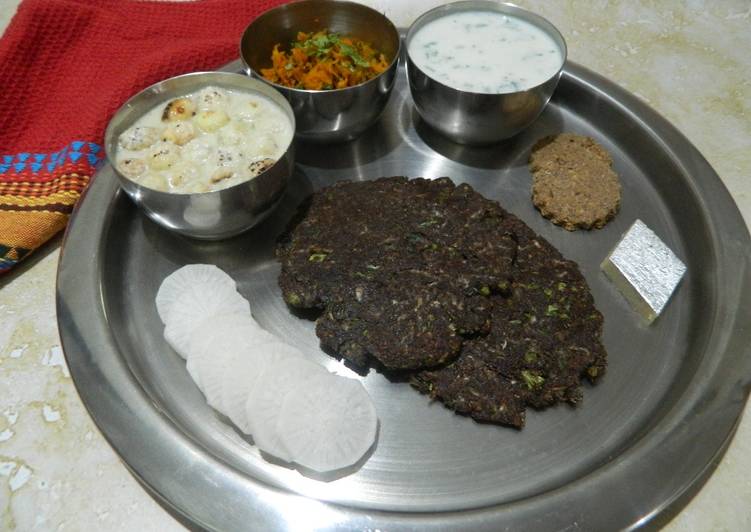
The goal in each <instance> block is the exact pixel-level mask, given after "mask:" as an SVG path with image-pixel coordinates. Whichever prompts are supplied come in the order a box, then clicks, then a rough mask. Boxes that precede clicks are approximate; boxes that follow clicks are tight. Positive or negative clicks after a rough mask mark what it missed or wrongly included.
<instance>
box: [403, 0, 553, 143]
mask: <svg viewBox="0 0 751 532" xmlns="http://www.w3.org/2000/svg"><path fill="white" fill-rule="evenodd" d="M406 48H407V78H408V81H409V88H410V92H411V94H412V99H413V100H414V103H415V107H416V109H417V111H418V113H419V114H420V116H421V117H422V119H423V120H424V121H425V122H427V123H428V124H429V125H430V126H432V127H433V128H434V129H436V130H438V131H439V132H441V133H442V134H443V135H445V136H447V137H449V138H450V139H452V140H454V141H455V142H458V143H461V144H478V145H482V144H492V143H495V142H498V141H500V140H503V139H507V138H509V137H512V136H514V135H516V134H517V133H519V132H520V131H522V130H523V129H525V128H526V127H527V126H529V125H530V124H531V123H532V122H534V121H535V119H536V118H537V117H538V116H539V115H540V113H541V112H542V111H543V109H544V108H545V106H546V105H547V103H548V101H550V98H551V96H552V95H553V92H554V91H555V88H556V86H557V85H558V80H559V79H560V76H561V71H562V70H563V65H564V63H565V62H566V53H567V50H566V42H565V41H564V39H563V36H562V35H561V34H560V32H559V31H558V30H557V29H556V28H555V26H553V25H552V24H551V23H550V22H548V21H547V20H546V19H544V18H542V17H540V16H539V15H536V14H534V13H531V12H529V11H527V10H525V9H522V8H520V7H517V6H514V5H511V4H501V3H497V2H493V1H484V0H469V1H464V2H455V3H452V4H446V5H443V6H440V7H437V8H435V9H432V10H430V11H428V12H426V13H424V14H423V15H421V16H420V17H419V18H418V19H417V20H415V22H414V23H413V24H412V26H411V27H410V28H409V31H408V33H407V37H406Z"/></svg>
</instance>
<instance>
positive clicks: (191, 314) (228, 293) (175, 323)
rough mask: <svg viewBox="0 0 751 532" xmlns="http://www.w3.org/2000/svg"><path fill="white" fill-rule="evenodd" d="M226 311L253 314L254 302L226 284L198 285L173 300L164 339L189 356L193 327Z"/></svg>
mask: <svg viewBox="0 0 751 532" xmlns="http://www.w3.org/2000/svg"><path fill="white" fill-rule="evenodd" d="M222 314H245V315H246V316H250V304H249V303H248V301H247V300H246V299H245V298H244V297H243V296H241V295H240V294H238V293H237V291H235V290H234V289H233V288H231V287H229V286H227V285H225V284H222V285H216V286H211V285H207V284H204V285H194V286H192V287H190V288H189V289H187V290H186V291H185V292H183V294H182V295H181V296H180V297H178V298H177V299H176V300H175V302H174V303H173V305H172V307H171V309H170V312H169V315H168V319H167V326H166V327H165V328H164V338H165V339H166V340H167V343H168V344H169V345H170V346H171V347H172V349H174V350H175V351H177V353H178V354H179V355H180V356H181V357H183V358H186V359H187V358H188V354H189V352H190V348H191V341H190V338H191V335H192V333H193V330H194V329H195V328H196V327H197V326H198V325H200V324H201V322H202V321H204V320H206V319H208V318H211V317H213V316H219V315H222Z"/></svg>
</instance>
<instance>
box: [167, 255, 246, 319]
mask: <svg viewBox="0 0 751 532" xmlns="http://www.w3.org/2000/svg"><path fill="white" fill-rule="evenodd" d="M222 284H223V285H227V286H229V287H231V288H232V290H235V289H236V284H235V281H234V280H233V279H232V277H230V276H229V275H227V274H226V273H225V272H224V271H222V270H220V269H219V268H217V267H216V266H214V265H213V264H188V265H187V266H183V267H182V268H179V269H177V270H175V271H174V272H172V273H171V274H169V275H168V276H167V277H165V278H164V281H162V284H161V285H160V286H159V290H158V291H157V293H156V311H157V312H158V313H159V318H160V319H161V320H162V323H165V324H166V323H167V317H168V315H169V311H170V309H171V308H172V306H173V305H174V303H175V301H177V298H178V297H180V296H181V295H182V294H183V292H185V291H186V290H188V289H189V288H191V287H193V286H194V285H209V286H212V287H214V286H217V285H222Z"/></svg>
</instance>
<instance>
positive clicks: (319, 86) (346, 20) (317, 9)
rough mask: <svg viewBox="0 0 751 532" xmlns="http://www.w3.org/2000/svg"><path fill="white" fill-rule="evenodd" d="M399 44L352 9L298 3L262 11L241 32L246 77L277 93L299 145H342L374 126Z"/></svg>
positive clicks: (374, 16)
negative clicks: (287, 105)
mask: <svg viewBox="0 0 751 532" xmlns="http://www.w3.org/2000/svg"><path fill="white" fill-rule="evenodd" d="M400 46H401V43H400V38H399V32H398V31H397V29H396V27H395V26H394V24H393V23H392V22H391V21H390V20H389V19H388V18H386V17H385V16H384V15H383V14H381V13H379V12H378V11H375V10H373V9H371V8H369V7H367V6H364V5H361V4H356V3H354V2H346V1H338V0H337V1H334V0H303V1H300V2H293V3H290V4H285V5H282V6H279V7H277V8H274V9H271V10H269V11H266V12H265V13H263V14H261V15H260V16H259V17H258V18H256V19H255V20H253V22H251V23H250V25H249V26H248V27H247V28H246V30H245V32H244V33H243V36H242V39H241V41H240V57H241V58H242V61H243V63H244V65H245V67H246V71H247V73H248V74H249V75H251V76H252V77H255V78H258V79H261V80H263V81H265V82H266V83H268V84H269V85H271V86H272V87H274V88H275V89H276V90H278V91H279V92H281V93H282V94H283V95H284V96H285V97H286V98H287V100H288V101H289V103H290V105H291V106H292V110H293V112H294V114H295V120H296V124H297V127H296V132H295V136H296V137H297V138H298V139H301V140H304V141H310V142H326V143H329V142H341V141H347V140H351V139H354V138H356V137H357V136H359V135H360V134H361V133H363V132H364V131H365V130H366V129H367V128H369V127H370V126H371V125H373V124H374V123H375V122H376V121H377V120H378V118H379V117H380V115H381V113H382V112H383V110H384V108H385V107H386V103H387V102H388V99H389V96H390V94H391V90H392V89H393V86H394V81H395V79H396V73H397V68H398V63H399V52H400Z"/></svg>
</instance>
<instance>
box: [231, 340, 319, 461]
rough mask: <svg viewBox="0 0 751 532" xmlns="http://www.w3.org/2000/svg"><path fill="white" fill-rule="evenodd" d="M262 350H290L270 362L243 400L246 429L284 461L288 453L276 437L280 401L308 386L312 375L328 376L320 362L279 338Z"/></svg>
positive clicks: (288, 457)
mask: <svg viewBox="0 0 751 532" xmlns="http://www.w3.org/2000/svg"><path fill="white" fill-rule="evenodd" d="M264 350H265V351H267V352H269V353H275V356H277V357H278V356H279V355H278V353H280V352H281V353H290V354H289V355H287V356H286V358H283V359H282V360H280V361H278V362H274V363H273V364H271V365H270V366H269V367H268V368H267V369H266V371H264V372H263V375H262V376H261V378H260V380H259V381H258V382H257V383H256V385H255V386H254V387H253V389H252V390H251V391H250V393H249V394H248V397H247V402H246V404H245V411H246V418H247V420H248V429H249V431H250V433H251V434H252V435H253V441H254V442H255V444H256V446H257V447H258V448H259V449H261V450H262V451H265V452H267V453H269V454H271V455H273V456H276V457H277V458H279V459H281V460H284V461H286V462H289V461H291V455H290V453H289V451H288V450H287V448H286V447H285V446H284V445H283V444H282V442H281V441H280V439H279V432H278V431H277V421H278V419H279V411H280V410H281V408H282V402H283V401H284V399H285V397H287V396H289V395H296V394H297V393H299V391H300V390H301V389H304V388H305V387H307V386H308V382H309V381H310V380H311V379H316V378H321V377H325V376H327V375H328V374H329V373H328V372H327V371H326V369H325V368H324V367H323V366H319V365H318V364H316V363H314V362H310V361H308V360H306V359H305V358H303V355H302V353H300V352H299V351H298V350H297V349H295V348H294V347H291V346H288V345H287V344H283V343H281V342H277V343H276V344H267V345H266V346H264Z"/></svg>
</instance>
